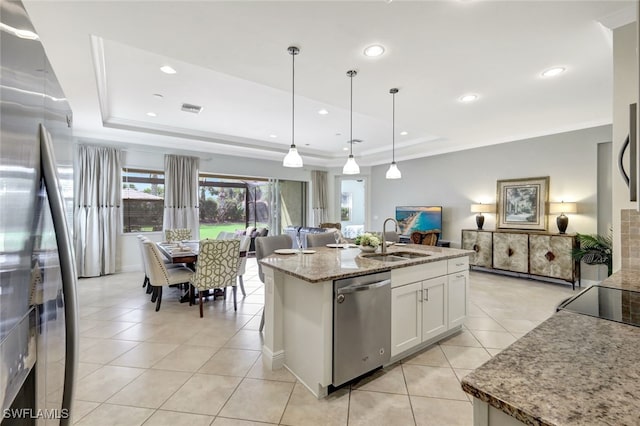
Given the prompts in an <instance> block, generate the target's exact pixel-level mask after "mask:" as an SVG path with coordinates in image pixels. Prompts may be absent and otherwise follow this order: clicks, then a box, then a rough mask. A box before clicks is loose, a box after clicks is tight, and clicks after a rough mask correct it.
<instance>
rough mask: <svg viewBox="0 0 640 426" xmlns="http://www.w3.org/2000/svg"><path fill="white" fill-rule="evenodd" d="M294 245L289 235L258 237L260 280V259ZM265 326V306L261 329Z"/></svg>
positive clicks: (261, 277) (260, 273)
mask: <svg viewBox="0 0 640 426" xmlns="http://www.w3.org/2000/svg"><path fill="white" fill-rule="evenodd" d="M334 242H335V241H334ZM292 245H293V240H292V239H291V237H290V236H289V235H275V236H272V237H258V238H256V260H257V261H258V277H260V281H262V282H263V283H264V272H262V265H261V264H260V259H262V258H265V257H267V256H269V255H270V254H272V253H273V252H274V251H275V250H277V249H287V248H288V249H290V248H291V246H292ZM263 328H264V308H263V309H262V318H261V319H260V331H262V329H263Z"/></svg>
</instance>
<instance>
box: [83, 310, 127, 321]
mask: <svg viewBox="0 0 640 426" xmlns="http://www.w3.org/2000/svg"><path fill="white" fill-rule="evenodd" d="M132 310H133V309H131V308H120V307H110V308H104V309H102V310H100V311H97V312H94V313H92V314H89V315H86V316H84V317H83V319H94V320H101V321H108V320H112V319H114V318H116V317H119V316H121V315H124V314H126V313H129V312H131V311H132Z"/></svg>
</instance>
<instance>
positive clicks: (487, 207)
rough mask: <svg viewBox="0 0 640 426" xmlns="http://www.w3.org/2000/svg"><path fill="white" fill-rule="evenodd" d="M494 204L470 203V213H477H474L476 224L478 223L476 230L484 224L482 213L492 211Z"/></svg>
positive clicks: (493, 210)
mask: <svg viewBox="0 0 640 426" xmlns="http://www.w3.org/2000/svg"><path fill="white" fill-rule="evenodd" d="M495 211H496V206H495V205H493V204H482V203H480V204H471V213H478V214H477V215H476V225H478V231H481V230H482V225H484V216H483V215H482V213H494V212H495Z"/></svg>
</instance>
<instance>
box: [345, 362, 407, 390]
mask: <svg viewBox="0 0 640 426" xmlns="http://www.w3.org/2000/svg"><path fill="white" fill-rule="evenodd" d="M352 388H353V389H359V390H367V391H375V392H387V393H397V394H401V395H406V394H407V393H408V392H407V385H406V383H405V380H404V375H403V374H402V367H401V365H400V364H399V363H398V364H394V365H391V366H389V367H385V368H381V369H380V370H377V371H375V372H373V373H371V374H369V375H367V376H366V377H364V378H362V379H361V380H359V381H358V382H356V383H354V384H353V386H352Z"/></svg>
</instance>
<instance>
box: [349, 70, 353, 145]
mask: <svg viewBox="0 0 640 426" xmlns="http://www.w3.org/2000/svg"><path fill="white" fill-rule="evenodd" d="M349 80H350V81H351V93H350V95H349V156H352V155H353V73H351V74H350V75H349Z"/></svg>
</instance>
